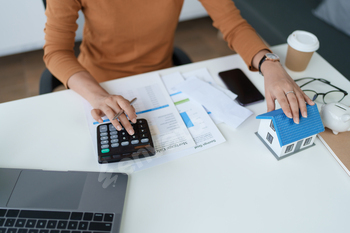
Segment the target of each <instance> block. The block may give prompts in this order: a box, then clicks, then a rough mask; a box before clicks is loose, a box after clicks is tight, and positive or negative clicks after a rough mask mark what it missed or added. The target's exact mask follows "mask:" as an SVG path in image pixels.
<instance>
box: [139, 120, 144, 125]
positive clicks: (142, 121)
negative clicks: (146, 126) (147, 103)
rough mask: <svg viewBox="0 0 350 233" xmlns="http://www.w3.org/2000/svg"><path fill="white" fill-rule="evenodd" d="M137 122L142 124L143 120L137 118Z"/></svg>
mask: <svg viewBox="0 0 350 233" xmlns="http://www.w3.org/2000/svg"><path fill="white" fill-rule="evenodd" d="M137 123H138V124H143V123H145V121H144V120H137Z"/></svg>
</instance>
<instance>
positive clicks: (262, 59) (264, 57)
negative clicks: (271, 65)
mask: <svg viewBox="0 0 350 233" xmlns="http://www.w3.org/2000/svg"><path fill="white" fill-rule="evenodd" d="M265 60H266V55H264V56H263V57H262V58H261V60H260V62H259V67H258V69H259V74H261V75H262V76H264V75H263V74H262V72H261V64H263V62H264V61H265Z"/></svg>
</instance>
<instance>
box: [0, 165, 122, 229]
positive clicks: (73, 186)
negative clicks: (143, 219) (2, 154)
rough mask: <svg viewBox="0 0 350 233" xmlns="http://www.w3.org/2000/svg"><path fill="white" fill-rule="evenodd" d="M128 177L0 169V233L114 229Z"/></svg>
mask: <svg viewBox="0 0 350 233" xmlns="http://www.w3.org/2000/svg"><path fill="white" fill-rule="evenodd" d="M127 183H128V176H127V174H124V173H104V172H72V171H68V172H60V171H43V170H27V169H7V168H0V233H88V232H105V233H108V232H113V233H117V232H119V229H120V222H121V217H122V213H123V207H124V200H125V194H126V189H127Z"/></svg>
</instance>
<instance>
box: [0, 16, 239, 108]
mask: <svg viewBox="0 0 350 233" xmlns="http://www.w3.org/2000/svg"><path fill="white" fill-rule="evenodd" d="M175 46H178V47H180V48H181V49H183V50H184V51H185V52H186V53H187V54H188V55H189V57H190V58H191V59H192V61H194V62H196V61H202V60H207V59H210V58H215V57H221V56H225V55H229V54H233V53H234V52H233V51H231V50H230V49H229V48H228V46H227V43H226V42H225V41H223V40H222V39H219V37H218V31H217V29H215V28H214V27H213V26H212V21H211V19H210V18H209V17H204V18H200V19H195V20H190V21H185V22H181V23H179V26H178V29H177V31H176V35H175ZM42 57H43V50H37V51H32V52H27V53H22V54H16V55H11V56H6V57H0V103H3V102H7V101H12V100H17V99H22V98H26V97H31V96H36V95H38V93H39V79H40V75H41V73H42V71H43V70H44V69H45V64H44V62H43V60H42Z"/></svg>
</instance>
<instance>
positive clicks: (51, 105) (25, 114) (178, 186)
mask: <svg viewBox="0 0 350 233" xmlns="http://www.w3.org/2000/svg"><path fill="white" fill-rule="evenodd" d="M272 50H273V51H274V52H275V53H277V54H279V55H280V56H281V60H282V63H284V57H285V53H286V45H280V46H275V47H272ZM202 67H207V68H208V70H209V71H210V73H211V74H212V75H213V76H214V78H215V79H216V80H218V76H217V74H218V72H219V71H223V70H227V69H231V68H235V67H240V68H242V69H243V71H245V73H247V74H248V76H249V78H250V79H251V80H252V81H253V83H254V84H255V85H256V86H257V87H258V89H259V90H260V91H261V92H262V93H264V89H263V78H262V77H261V76H260V75H259V74H258V73H253V72H249V71H248V70H247V68H246V67H245V65H244V63H243V61H242V60H241V59H240V57H239V56H237V55H233V56H227V57H223V58H217V59H212V60H208V61H203V62H198V63H194V64H189V65H185V66H181V67H174V68H170V69H165V70H161V71H159V73H160V74H161V75H163V74H168V73H172V72H174V71H180V72H186V71H191V70H194V69H197V68H202ZM290 74H291V76H292V77H293V78H299V77H304V76H308V75H309V76H313V77H322V78H326V79H328V80H330V81H332V83H333V84H335V85H336V86H339V87H341V88H343V89H345V90H348V91H349V90H350V82H348V81H347V80H346V79H345V78H344V77H343V76H342V75H340V74H339V73H338V72H337V71H336V70H335V69H334V68H333V67H331V66H330V65H329V64H328V63H327V62H326V61H325V60H324V59H323V58H321V57H320V56H319V55H318V54H315V55H314V56H313V58H312V60H311V63H310V64H309V66H308V68H307V70H306V71H304V72H301V73H293V72H290ZM218 81H219V80H218ZM343 102H344V103H345V104H347V105H350V98H349V97H347V99H345V100H344V101H343ZM249 108H250V109H251V110H252V111H253V112H254V115H253V116H252V117H250V118H249V119H248V120H247V121H245V122H244V123H243V124H242V125H241V126H239V127H238V128H237V129H236V130H231V129H230V128H228V127H225V125H224V124H221V125H219V129H220V130H221V132H222V133H223V135H224V136H225V138H226V139H227V142H226V143H223V144H221V145H219V146H217V147H214V148H211V149H208V150H206V151H204V152H201V153H197V154H193V155H190V156H186V157H183V158H181V159H178V160H175V161H172V162H169V163H166V164H163V165H160V166H157V167H153V168H150V169H147V170H143V171H140V172H137V173H133V174H131V175H130V182H129V189H128V193H127V199H126V203H125V212H124V216H123V219H122V228H121V230H122V232H132V233H138V232H142V233H145V232H152V233H154V232H161V233H164V232H167V233H172V232H174V233H175V232H176V233H179V232H181V233H185V232H191V233H193V232H208V233H209V232H210V233H212V232H220V233H222V232H230V233H231V232H254V233H256V232H259V233H261V232H268V233H271V232H283V233H287V232H293V233H295V232H308V233H310V232H317V233H320V232H327V233H328V232H337V233H339V232H349V229H350V221H349V216H350V177H348V175H347V174H346V173H345V172H344V171H343V170H342V168H341V167H340V166H339V164H338V163H337V162H336V161H335V159H334V158H333V157H332V155H331V154H330V153H329V152H328V151H327V150H326V148H325V147H324V146H323V145H322V143H321V142H320V141H319V140H318V139H317V140H316V146H314V147H312V148H310V149H308V150H305V151H303V152H300V153H298V154H295V155H293V156H291V157H288V158H286V159H283V160H281V161H277V160H276V159H275V157H274V156H273V155H272V154H271V153H270V152H269V151H268V149H267V148H265V146H264V145H263V144H262V143H261V141H260V140H259V139H258V138H257V137H256V136H255V134H254V132H256V131H257V129H258V125H259V121H258V120H256V119H255V116H256V115H258V114H261V113H264V112H265V111H266V103H261V104H256V105H253V106H250V107H249ZM0 122H1V123H0V166H1V167H9V168H36V169H37V168H39V169H48V170H89V171H99V170H98V169H99V168H98V165H97V163H96V159H95V158H94V156H93V146H92V145H91V138H90V134H89V130H88V127H87V123H86V119H85V115H84V110H83V107H82V105H81V102H80V97H79V96H78V95H77V94H75V93H74V92H73V91H70V90H67V91H62V92H58V93H53V94H47V95H42V96H37V97H32V98H28V99H23V100H18V101H13V102H8V103H3V104H0ZM349 153H350V152H349Z"/></svg>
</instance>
